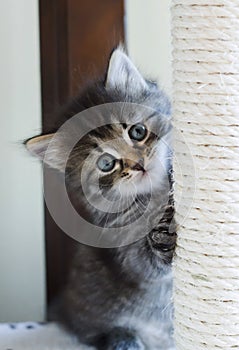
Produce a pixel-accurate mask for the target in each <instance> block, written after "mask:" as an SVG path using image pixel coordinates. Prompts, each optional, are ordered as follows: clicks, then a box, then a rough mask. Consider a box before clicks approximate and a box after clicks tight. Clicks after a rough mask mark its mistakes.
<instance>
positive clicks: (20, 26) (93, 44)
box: [0, 0, 171, 322]
mask: <svg viewBox="0 0 239 350" xmlns="http://www.w3.org/2000/svg"><path fill="white" fill-rule="evenodd" d="M169 7H170V0H147V1H145V0H125V1H123V0H100V1H99V0H88V1H85V0H8V1H4V0H0V50H1V54H0V60H1V65H0V76H1V80H0V90H1V92H0V99H1V101H0V113H1V114H0V115H1V129H0V133H1V137H0V144H1V172H0V199H1V200H0V215H1V220H0V322H9V321H10V322H17V321H27V320H32V321H41V320H44V319H45V317H46V310H47V304H48V302H49V301H51V300H52V299H53V298H54V297H55V296H56V295H57V293H58V292H59V290H60V289H61V288H62V286H63V285H64V282H65V278H66V275H67V271H68V268H69V264H70V260H71V257H72V255H73V252H74V248H75V243H74V241H73V240H72V239H71V238H69V237H68V236H66V235H65V234H64V233H63V232H61V231H60V229H59V228H58V227H57V226H56V224H55V223H54V221H53V220H52V219H51V217H50V215H49V213H48V211H47V209H46V208H45V206H44V199H43V184H44V174H42V169H41V165H40V163H39V162H38V161H37V160H36V159H33V158H32V157H31V156H30V155H28V154H27V152H26V151H25V149H24V147H23V146H22V141H23V140H25V139H26V138H29V137H31V136H34V135H36V134H39V133H40V132H41V131H42V130H43V131H47V128H48V126H49V125H51V123H54V118H55V116H56V112H57V111H58V110H59V108H60V107H61V106H63V105H64V104H65V103H66V102H67V101H68V100H69V98H70V97H72V96H74V95H75V94H76V93H77V91H78V89H79V88H80V87H81V86H83V85H84V83H85V82H86V81H87V80H89V79H92V78H95V77H97V76H101V75H102V74H104V72H105V69H106V66H107V60H108V57H109V54H110V52H111V51H112V49H113V48H114V47H116V46H117V44H118V43H119V42H124V43H125V45H126V47H127V50H128V53H129V55H130V56H131V58H132V60H133V61H134V62H135V64H136V65H137V66H138V68H139V69H140V70H141V72H142V73H144V74H145V76H146V77H150V78H152V79H155V80H158V81H159V82H160V84H161V86H162V87H163V88H164V89H165V90H166V91H167V92H168V93H169V94H170V91H171V39H170V10H169Z"/></svg>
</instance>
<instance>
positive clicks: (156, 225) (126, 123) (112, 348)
mask: <svg viewBox="0 0 239 350" xmlns="http://www.w3.org/2000/svg"><path fill="white" fill-rule="evenodd" d="M109 103H110V105H108V104H109ZM112 103H113V104H112ZM120 103H121V104H120ZM99 105H104V106H106V107H107V109H106V112H105V113H104V112H102V110H96V112H94V111H92V113H93V114H94V113H95V116H94V118H99V119H100V120H101V126H98V127H96V128H93V127H92V125H91V131H90V132H88V133H87V134H86V135H84V136H83V137H82V138H81V139H80V140H78V142H77V143H76V144H75V145H74V147H73V148H72V151H71V152H70V154H69V157H68V160H67V163H66V166H65V165H64V162H63V160H62V159H63V158H64V154H65V149H66V146H67V144H68V143H69V142H70V139H71V138H72V137H73V134H74V136H75V134H77V133H78V132H79V129H78V130H77V126H74V127H73V128H69V129H68V131H67V132H64V133H63V134H61V133H59V135H60V136H59V137H58V138H57V141H56V142H55V143H54V147H53V146H51V147H49V148H48V146H49V144H50V142H51V140H52V139H53V138H54V135H55V134H54V133H50V134H48V135H41V136H37V137H35V138H33V139H30V140H28V141H27V142H26V145H27V148H28V149H29V150H30V151H31V152H32V153H34V154H35V155H37V156H38V157H40V158H41V159H43V158H44V156H45V155H46V150H47V148H48V151H47V153H48V154H47V157H45V159H43V160H44V161H45V162H46V163H47V164H48V165H49V166H50V167H52V168H55V169H57V170H58V171H59V172H60V173H64V175H65V178H66V183H67V186H68V191H69V194H70V195H71V196H72V198H73V199H72V200H73V201H74V203H75V204H74V205H75V206H76V207H77V204H79V203H80V206H79V207H81V208H82V207H83V209H84V210H83V212H80V215H83V216H84V217H85V219H86V220H89V221H91V222H92V223H93V224H94V225H97V226H98V227H99V228H100V229H101V230H102V232H103V231H104V230H105V229H107V228H114V229H115V231H116V233H117V232H118V233H119V236H120V232H121V231H122V230H123V228H124V229H125V228H126V231H124V233H125V232H126V233H127V234H126V236H127V238H124V239H122V238H121V239H120V240H119V241H117V239H116V241H115V242H114V244H112V242H111V241H110V242H107V239H106V241H103V243H102V244H101V245H98V247H91V246H87V245H84V244H80V243H79V248H78V253H77V254H76V257H75V259H74V263H73V266H72V269H71V273H70V276H69V279H68V284H67V286H66V288H65V290H64V293H63V295H62V297H61V306H60V314H61V321H62V322H63V323H64V324H65V325H66V326H67V327H68V328H69V329H70V330H71V331H73V332H74V333H75V334H76V335H77V336H78V338H79V341H80V342H81V343H84V344H87V345H90V346H94V347H95V348H96V349H98V350H143V349H144V350H146V349H149V350H154V349H155V350H156V349H161V350H167V349H173V338H172V332H173V329H172V308H173V307H172V299H171V298H172V276H171V264H170V263H171V260H172V256H173V252H174V247H175V241H176V232H175V231H176V230H175V223H174V219H173V214H174V210H173V199H172V188H171V187H172V186H171V162H170V160H171V150H170V137H169V136H170V132H171V124H170V103H169V101H168V99H167V97H166V96H165V94H164V93H163V92H162V91H161V90H160V89H159V88H158V87H157V85H156V84H155V83H152V82H150V81H146V80H145V79H144V78H143V77H142V76H141V74H140V73H139V71H138V70H137V69H136V67H135V66H134V65H133V63H132V62H131V61H130V59H129V58H128V56H127V55H126V54H125V53H124V52H123V50H122V49H121V48H118V49H116V50H115V51H114V52H113V53H112V55H111V57H110V61H109V66H108V70H107V74H106V78H105V79H104V80H102V81H98V82H95V83H94V84H92V85H91V86H89V87H87V88H86V89H85V91H83V92H82V93H81V94H80V96H79V97H77V98H76V99H75V100H74V101H73V102H72V103H71V104H70V105H69V106H68V107H67V110H66V113H65V114H64V117H63V119H59V122H58V125H56V126H55V130H53V131H56V130H57V129H58V128H59V127H60V126H61V125H62V124H63V123H64V121H67V120H70V118H71V117H72V116H74V115H75V114H77V113H79V112H82V111H85V110H88V108H90V107H93V106H99ZM108 106H109V108H108ZM94 118H93V120H94ZM82 123H84V122H82ZM80 127H83V125H80V124H79V128H80ZM83 173H84V174H85V175H84V176H85V180H84V182H85V184H84V186H83V184H82V181H83V180H82V179H84V176H83V175H82V174H83ZM82 176H83V177H82ZM83 187H84V188H83ZM105 198H106V199H107V200H108V201H106V203H112V202H113V201H114V199H116V198H117V200H118V202H117V203H118V204H117V205H119V206H122V207H121V208H119V210H118V211H117V212H115V211H111V207H110V205H109V207H107V205H106V207H105V208H104V209H105V210H102V209H99V206H100V204H101V203H102V201H103V200H104V199H105ZM132 198H133V200H132ZM130 200H131V202H130V205H125V204H127V203H128V202H129V201H130ZM147 208H150V210H147ZM78 210H79V211H80V209H79V208H78ZM145 213H146V215H145ZM144 215H145V216H144ZM142 216H143V217H144V220H143V221H141V224H138V219H140V218H141V217H142ZM129 225H130V226H129ZM127 227H131V229H130V230H128V231H127ZM89 234H90V233H89ZM117 236H118V235H117V234H116V237H117ZM124 237H125V236H124ZM104 243H105V245H104ZM99 246H101V248H99ZM107 246H108V247H109V246H111V248H106V247H107Z"/></svg>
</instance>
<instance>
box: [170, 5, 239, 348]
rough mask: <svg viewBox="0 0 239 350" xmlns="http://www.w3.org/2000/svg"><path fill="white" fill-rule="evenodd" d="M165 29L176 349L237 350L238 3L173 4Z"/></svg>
mask: <svg viewBox="0 0 239 350" xmlns="http://www.w3.org/2000/svg"><path fill="white" fill-rule="evenodd" d="M172 22H173V28H172V36H173V74H174V83H173V89H174V126H175V130H176V132H175V140H174V152H175V164H174V174H175V204H176V211H177V214H176V219H177V221H178V223H179V232H178V246H177V249H176V257H175V261H174V276H175V286H174V299H175V341H176V347H177V349H178V350H203V349H208V350H214V349H215V350H220V349H223V350H228V349H230V350H232V349H239V1H238V0H173V3H172ZM177 131H179V132H177ZM180 132H181V133H183V134H182V135H183V139H184V141H185V142H186V144H187V146H188V150H189V151H188V154H185V148H184V147H183V146H182V144H183V141H182V136H180ZM186 153H187V152H186ZM190 153H191V156H192V158H193V163H194V169H195V176H194V173H193V171H192V167H191V166H190V164H189V163H190V161H189V158H190ZM183 181H184V183H183ZM185 183H186V184H187V189H186V191H185V188H183V186H185ZM183 192H184V193H185V195H183V196H182V193H183ZM189 203H192V206H191V209H190V208H189V207H188V206H189ZM187 210H188V211H189V213H188V215H187V216H186V215H185V213H186V211H187Z"/></svg>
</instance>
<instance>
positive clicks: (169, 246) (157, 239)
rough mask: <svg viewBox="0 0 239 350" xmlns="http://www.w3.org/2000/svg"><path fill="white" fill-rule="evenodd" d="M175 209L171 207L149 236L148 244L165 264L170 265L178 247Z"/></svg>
mask: <svg viewBox="0 0 239 350" xmlns="http://www.w3.org/2000/svg"><path fill="white" fill-rule="evenodd" d="M173 216H174V207H173V206H172V205H169V206H168V207H167V208H166V210H165V212H164V215H163V217H162V218H161V220H160V222H159V224H158V225H157V226H156V227H155V228H154V229H153V230H151V231H150V233H149V234H148V236H147V238H148V242H149V244H150V246H151V247H152V249H153V251H154V252H155V253H156V254H157V255H159V256H160V258H161V259H162V260H163V261H164V262H165V263H170V262H171V260H172V258H173V254H174V250H175V246H176V239H177V233H176V228H177V225H176V222H175V219H174V217H173Z"/></svg>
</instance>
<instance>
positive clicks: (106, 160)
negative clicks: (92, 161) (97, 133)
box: [97, 153, 116, 173]
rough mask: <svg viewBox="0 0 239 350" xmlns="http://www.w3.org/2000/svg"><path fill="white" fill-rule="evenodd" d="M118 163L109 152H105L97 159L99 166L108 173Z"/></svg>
mask: <svg viewBox="0 0 239 350" xmlns="http://www.w3.org/2000/svg"><path fill="white" fill-rule="evenodd" d="M115 164H116V159H115V158H114V157H113V156H112V155H111V154H109V153H104V154H102V156H100V158H99V159H98V161H97V166H98V168H99V169H100V170H101V171H103V172H104V173H107V172H109V171H111V170H113V169H114V167H115Z"/></svg>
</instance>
